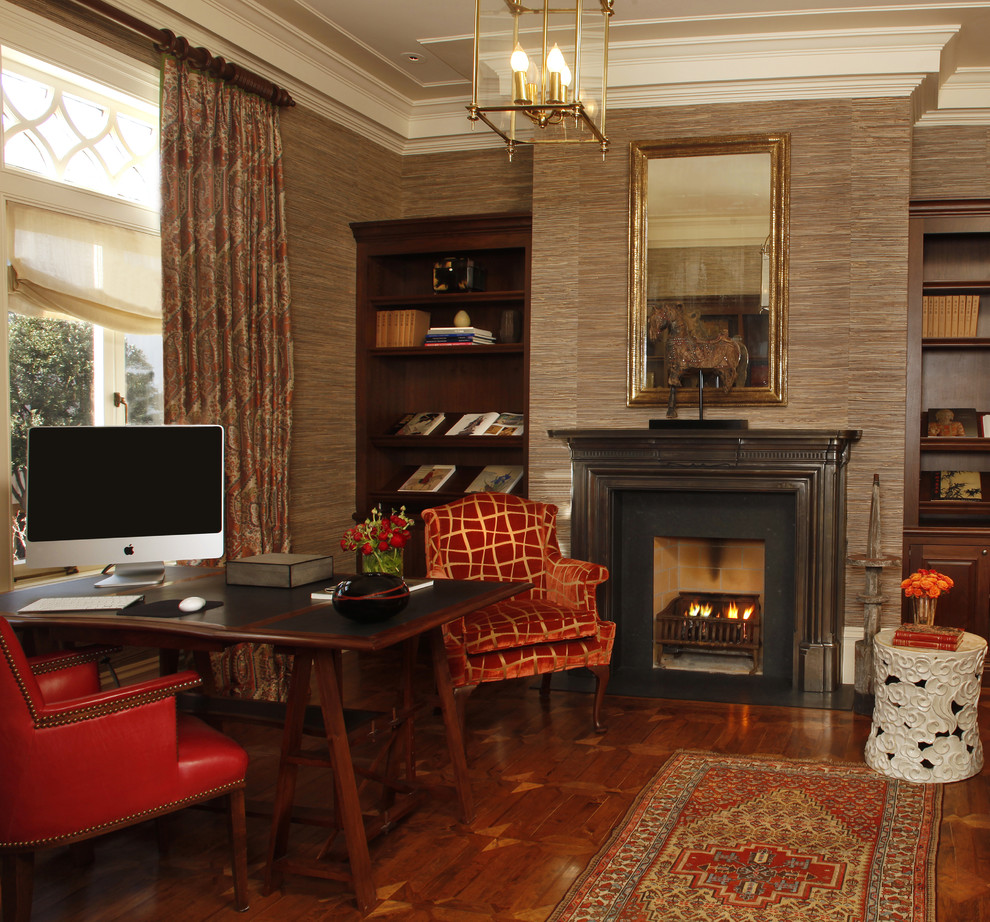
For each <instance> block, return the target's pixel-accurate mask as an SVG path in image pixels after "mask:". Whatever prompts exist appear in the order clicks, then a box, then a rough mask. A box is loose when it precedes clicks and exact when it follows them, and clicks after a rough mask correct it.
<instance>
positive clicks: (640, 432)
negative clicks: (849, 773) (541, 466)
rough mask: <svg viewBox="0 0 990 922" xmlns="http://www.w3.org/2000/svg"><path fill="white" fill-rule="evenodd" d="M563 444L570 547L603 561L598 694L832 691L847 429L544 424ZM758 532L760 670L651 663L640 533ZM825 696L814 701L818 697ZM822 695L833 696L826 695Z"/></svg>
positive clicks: (647, 546) (838, 633)
mask: <svg viewBox="0 0 990 922" xmlns="http://www.w3.org/2000/svg"><path fill="white" fill-rule="evenodd" d="M549 434H550V436H551V437H552V438H558V439H562V440H564V441H565V442H566V443H567V444H568V446H569V449H570V455H571V474H572V480H571V482H572V506H571V554H572V555H573V556H574V557H578V558H581V559H585V560H593V561H595V562H597V563H601V564H604V565H605V566H606V567H608V568H609V572H610V574H611V577H610V579H609V581H608V582H607V583H606V584H605V586H604V587H603V590H602V598H601V599H600V610H601V613H602V616H603V617H605V618H609V619H611V620H613V621H615V622H616V623H617V626H618V627H617V632H616V645H615V650H614V652H613V660H612V667H613V671H612V675H613V678H612V680H611V682H610V683H609V691H611V692H614V693H617V694H627V695H643V696H647V697H667V696H669V697H699V698H702V699H704V698H708V697H711V698H720V697H722V698H724V697H730V698H731V697H732V696H735V695H740V696H741V697H742V698H744V699H748V700H754V701H764V702H779V703H801V704H808V703H814V702H813V701H809V700H808V699H809V698H811V699H814V698H815V697H816V696H818V697H821V698H822V699H823V701H825V699H829V700H833V699H834V698H835V694H834V693H836V692H837V691H838V690H839V688H840V676H839V670H840V653H841V650H840V642H841V638H842V627H843V623H842V622H843V617H842V605H843V597H844V574H845V526H846V477H845V472H846V464H847V462H848V458H849V451H850V447H851V445H852V443H853V442H855V441H856V440H857V439H859V437H860V434H861V433H860V432H859V431H858V430H808V429H797V430H790V429H759V430H750V429H744V430H739V429H735V430H722V429H681V430H678V429H572V430H550V433H549ZM658 536H663V537H712V538H756V539H759V540H763V541H764V542H765V550H766V569H765V581H764V582H765V588H764V612H763V615H764V619H765V620H764V630H765V636H764V654H763V656H764V658H763V675H755V676H715V675H713V674H712V673H688V672H684V671H678V670H670V669H657V668H654V666H653V660H652V656H653V643H652V639H653V615H654V614H655V613H654V612H653V611H652V599H653V586H652V582H653V563H652V561H653V556H652V546H653V540H652V539H653V538H654V537H658ZM827 703H828V702H826V704H827ZM829 706H832V705H829Z"/></svg>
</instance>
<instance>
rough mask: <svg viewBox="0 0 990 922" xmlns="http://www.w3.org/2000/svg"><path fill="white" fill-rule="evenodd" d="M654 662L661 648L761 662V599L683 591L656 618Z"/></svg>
mask: <svg viewBox="0 0 990 922" xmlns="http://www.w3.org/2000/svg"><path fill="white" fill-rule="evenodd" d="M655 632H656V633H655V639H656V662H657V663H659V662H660V661H661V657H662V656H663V650H664V647H671V648H674V649H678V650H680V649H688V648H694V649H706V650H713V651H714V650H718V651H721V652H725V653H739V654H742V655H744V656H751V657H752V659H753V668H752V669H751V670H750V674H751V675H752V674H753V673H755V672H756V670H757V667H758V666H759V660H760V646H761V637H760V635H761V619H760V599H759V596H756V595H740V594H727V593H719V592H682V593H680V595H679V596H678V597H677V598H676V599H674V600H673V601H672V602H671V603H670V604H669V605H668V606H667V607H666V608H665V609H664V610H663V611H662V612H660V613H659V614H658V615H657V616H656V628H655Z"/></svg>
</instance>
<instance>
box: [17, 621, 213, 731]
mask: <svg viewBox="0 0 990 922" xmlns="http://www.w3.org/2000/svg"><path fill="white" fill-rule="evenodd" d="M0 647H2V648H3V655H4V657H5V658H6V660H7V665H8V666H9V667H10V672H11V675H13V677H14V681H15V682H17V687H18V688H19V689H20V692H21V697H22V698H24V704H25V705H26V706H27V709H28V711H29V713H30V714H31V720H32V721H33V722H34V725H35V727H37V728H38V729H44V728H48V727H62V726H67V725H68V724H73V723H80V722H81V721H84V720H90V719H92V718H93V717H100V716H102V715H104V714H113V713H115V712H117V711H126V710H129V709H130V708H133V707H141V706H142V705H145V704H152V703H153V702H155V701H161V700H162V699H164V698H171V697H172V696H173V695H174V694H175V693H176V692H180V691H185V690H186V689H188V688H196V687H197V686H198V685H200V684H202V679H200V678H199V677H197V678H195V679H189V680H187V681H185V682H180V683H178V684H176V685H169V687H168V688H161V689H156V690H155V691H151V692H145V693H144V694H142V695H135V696H134V697H132V698H127V699H126V700H123V701H112V702H107V703H104V704H95V705H92V706H91V707H87V708H80V709H79V710H77V711H73V712H72V713H71V714H60V715H58V716H57V717H40V716H39V715H38V711H37V709H36V708H35V706H34V701H33V700H32V698H31V696H30V695H29V694H28V690H27V686H26V685H25V684H24V677H23V676H22V675H21V674H20V672H19V671H18V669H17V667H16V666H15V665H14V661H13V658H12V657H11V653H10V647H9V646H8V645H7V641H6V639H5V638H3V637H2V636H0Z"/></svg>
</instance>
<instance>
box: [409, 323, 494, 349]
mask: <svg viewBox="0 0 990 922" xmlns="http://www.w3.org/2000/svg"><path fill="white" fill-rule="evenodd" d="M493 342H495V337H494V336H493V335H492V331H491V330H479V329H478V328H477V327H430V329H429V330H428V332H427V334H426V343H425V345H427V346H477V345H487V344H488V343H493Z"/></svg>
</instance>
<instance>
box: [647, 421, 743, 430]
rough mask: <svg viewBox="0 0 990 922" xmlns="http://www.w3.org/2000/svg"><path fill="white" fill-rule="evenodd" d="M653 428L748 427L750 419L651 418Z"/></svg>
mask: <svg viewBox="0 0 990 922" xmlns="http://www.w3.org/2000/svg"><path fill="white" fill-rule="evenodd" d="M650 428H651V429H748V428H749V420H748V419H651V420H650Z"/></svg>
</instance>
